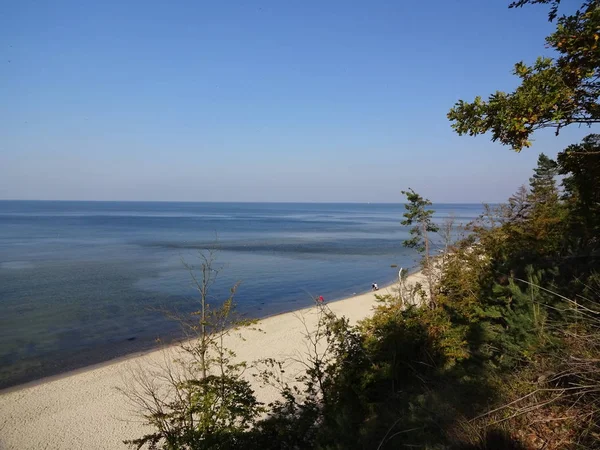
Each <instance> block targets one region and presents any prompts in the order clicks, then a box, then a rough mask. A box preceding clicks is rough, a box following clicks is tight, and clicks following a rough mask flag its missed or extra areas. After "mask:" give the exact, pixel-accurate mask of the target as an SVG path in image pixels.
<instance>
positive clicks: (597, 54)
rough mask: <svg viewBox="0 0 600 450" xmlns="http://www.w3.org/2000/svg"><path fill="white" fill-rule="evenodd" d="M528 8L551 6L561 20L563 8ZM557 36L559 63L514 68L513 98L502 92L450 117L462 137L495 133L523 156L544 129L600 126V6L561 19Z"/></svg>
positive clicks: (590, 4) (553, 39) (552, 39)
mask: <svg viewBox="0 0 600 450" xmlns="http://www.w3.org/2000/svg"><path fill="white" fill-rule="evenodd" d="M526 3H552V9H551V11H550V16H549V17H550V19H551V20H554V19H556V17H557V11H558V5H559V2H558V1H556V0H554V1H546V0H538V1H536V0H533V1H529V0H521V1H518V2H515V3H513V4H512V5H511V6H522V5H524V4H526ZM556 23H557V26H556V31H555V32H554V33H553V34H551V35H550V36H549V37H548V38H547V39H546V42H547V45H548V47H550V48H552V49H553V50H555V51H556V52H557V53H558V55H559V56H558V57H557V58H555V59H553V58H542V57H540V58H538V59H537V61H536V62H535V63H534V64H533V65H531V66H528V65H526V64H525V63H523V62H519V63H517V64H515V67H514V74H515V75H516V76H518V77H519V78H520V80H521V83H520V85H519V86H518V87H517V88H516V90H515V91H514V92H511V93H506V92H501V91H497V92H496V93H494V94H492V95H491V96H490V97H489V98H488V100H483V99H482V98H481V97H479V96H478V97H476V98H475V100H474V101H473V102H465V101H463V100H460V101H459V102H457V103H456V104H455V106H454V107H453V108H452V109H451V110H450V112H449V113H448V118H449V119H450V120H451V121H452V122H453V124H452V127H453V128H454V130H455V131H456V132H457V133H458V134H460V135H463V134H469V135H471V136H476V135H478V134H483V133H486V132H488V131H489V132H491V133H492V140H493V141H497V140H498V141H500V142H501V143H502V144H504V145H510V146H511V147H512V148H513V149H514V150H517V151H520V150H522V149H523V148H524V147H529V146H530V145H531V135H532V133H533V132H534V131H536V130H538V129H541V128H548V127H551V128H555V129H556V133H557V134H558V132H559V131H560V129H561V128H562V127H564V126H567V125H570V124H573V123H579V124H585V125H591V124H593V123H598V122H600V104H599V103H598V96H599V95H600V69H599V68H600V48H599V47H598V44H599V43H598V40H599V39H600V1H598V0H587V1H585V2H584V3H583V4H582V6H581V7H580V8H579V9H578V10H577V11H576V12H575V13H574V14H572V15H570V16H561V17H559V18H558V19H556Z"/></svg>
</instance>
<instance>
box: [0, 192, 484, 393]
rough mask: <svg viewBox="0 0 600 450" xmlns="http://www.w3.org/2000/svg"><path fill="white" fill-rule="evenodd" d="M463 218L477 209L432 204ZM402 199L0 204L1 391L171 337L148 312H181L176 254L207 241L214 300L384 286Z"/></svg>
mask: <svg viewBox="0 0 600 450" xmlns="http://www.w3.org/2000/svg"><path fill="white" fill-rule="evenodd" d="M434 208H435V209H436V211H437V212H436V219H437V220H441V219H442V218H443V217H446V216H448V215H451V214H452V215H454V216H456V217H457V218H458V219H459V220H460V221H462V222H466V221H469V220H471V219H473V218H474V217H476V216H477V215H478V213H479V212H480V211H481V206H480V205H469V204H452V205H434ZM403 211H404V206H403V205H402V204H282V203H279V204H275V203H256V204H252V203H150V202H143V203H140V202H35V201H0V308H1V309H0V311H1V313H0V387H7V386H10V385H14V384H18V383H21V382H25V381H29V380H33V379H36V378H40V377H43V376H46V375H51V374H56V373H60V372H63V371H66V370H70V369H73V368H77V367H82V366H85V365H88V364H91V363H96V362H101V361H105V360H108V359H110V358H114V357H117V356H120V355H123V354H126V353H130V352H134V351H139V350H143V349H147V348H150V347H152V346H153V345H155V342H156V338H158V337H161V338H163V339H165V338H172V337H175V336H177V333H178V329H177V326H176V325H175V324H174V323H173V322H171V321H170V320H168V319H166V318H165V317H164V315H163V314H162V313H158V312H156V309H157V308H159V309H165V308H166V309H171V310H173V309H177V310H178V311H183V312H185V311H193V310H195V309H197V303H196V302H197V300H196V296H195V295H194V289H193V287H192V286H191V283H190V276H189V273H188V272H187V271H186V270H185V268H184V267H183V264H182V260H185V261H187V262H188V263H191V264H194V263H197V262H198V259H197V253H198V251H200V250H203V249H207V248H215V247H218V248H219V251H218V255H217V265H218V266H220V267H222V268H223V269H222V271H221V273H220V275H219V278H218V280H217V283H216V284H215V286H214V289H213V294H215V296H217V297H219V296H221V297H223V296H226V294H227V292H228V289H229V288H230V287H231V286H232V285H233V284H234V283H236V282H238V281H240V282H241V285H240V287H239V290H238V293H237V296H236V299H237V304H238V309H239V310H240V311H241V312H242V313H244V314H246V315H248V316H250V317H264V316H267V315H271V314H275V313H281V312H285V311H290V310H294V309H298V308H301V307H305V306H308V305H310V304H311V302H312V300H311V295H313V296H314V295H323V296H324V297H325V299H326V300H335V299H339V298H343V297H346V296H348V295H352V294H353V293H359V292H364V291H366V290H368V289H369V287H370V285H371V283H373V282H377V283H379V284H385V283H386V282H390V281H391V280H392V279H393V278H394V277H395V276H396V274H397V270H398V269H395V268H392V267H391V265H392V264H397V265H399V266H403V267H414V266H415V263H416V256H415V255H414V254H413V252H412V251H410V250H407V249H405V248H403V247H402V240H403V239H404V238H405V237H406V236H407V230H406V229H405V228H404V227H402V226H401V225H400V221H401V220H402V213H403Z"/></svg>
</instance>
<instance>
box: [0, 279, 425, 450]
mask: <svg viewBox="0 0 600 450" xmlns="http://www.w3.org/2000/svg"><path fill="white" fill-rule="evenodd" d="M422 280H423V277H422V275H420V274H414V275H411V276H410V277H409V281H410V282H411V283H414V282H415V281H422ZM378 293H379V294H385V293H391V289H390V288H382V289H380V290H379V292H378ZM374 304H375V296H374V294H373V293H371V292H369V293H367V294H361V295H357V296H354V297H350V298H347V299H344V300H340V301H337V302H333V303H331V304H329V307H330V308H331V310H332V311H333V312H334V313H336V314H337V315H343V316H346V317H347V318H348V319H350V321H351V322H352V323H356V322H357V321H359V320H361V319H364V318H366V317H368V316H369V315H370V314H371V312H372V309H373V306H374ZM316 311H317V310H316V308H315V307H312V308H307V309H304V310H300V311H296V312H293V313H287V314H281V315H278V316H273V317H270V318H267V319H264V320H262V321H260V322H259V326H260V328H261V329H262V330H263V331H264V333H258V332H255V331H250V330H245V331H244V336H245V337H246V340H245V341H243V340H241V339H240V338H238V337H234V336H231V337H230V338H229V342H228V347H230V348H232V349H234V350H235V351H236V353H237V355H238V357H239V358H240V359H241V360H245V361H249V362H250V361H254V360H258V359H261V358H266V357H272V358H277V359H280V360H284V359H287V358H289V357H291V356H295V357H298V356H300V355H302V354H303V353H305V352H306V345H305V339H304V338H303V333H305V327H304V324H303V321H304V323H305V324H306V325H307V327H308V328H309V329H314V327H315V325H316V322H317V313H316ZM164 355H165V353H164V352H163V351H161V350H156V351H152V352H148V353H145V354H141V355H136V356H133V357H130V358H127V359H122V360H119V361H116V362H109V363H106V364H103V365H99V366H95V367H91V368H87V369H84V370H80V371H76V372H72V373H69V374H66V375H64V376H61V377H58V378H54V379H49V380H48V381H44V380H42V382H41V383H38V384H35V385H30V386H25V387H23V388H22V389H17V390H9V391H5V392H4V393H0V450H8V449H19V450H21V449H35V450H40V449H125V448H127V446H125V445H124V444H123V443H122V442H123V440H125V439H132V438H137V437H140V436H142V435H143V434H144V432H145V431H148V429H146V428H145V426H144V425H143V424H142V423H141V421H140V420H139V419H138V418H137V417H136V415H135V413H134V412H133V411H132V407H131V406H130V405H129V403H128V402H127V400H126V399H125V398H124V396H123V394H121V393H120V392H118V391H117V387H123V386H124V377H126V376H127V374H129V373H131V370H132V369H134V368H136V367H151V366H152V363H153V362H159V361H161V359H162V358H163V357H164ZM252 383H253V387H254V388H255V389H256V392H257V397H258V399H259V400H260V401H263V402H268V401H270V400H272V399H275V398H276V397H277V392H276V390H275V389H273V388H265V387H260V386H259V385H258V384H257V383H256V382H255V381H252Z"/></svg>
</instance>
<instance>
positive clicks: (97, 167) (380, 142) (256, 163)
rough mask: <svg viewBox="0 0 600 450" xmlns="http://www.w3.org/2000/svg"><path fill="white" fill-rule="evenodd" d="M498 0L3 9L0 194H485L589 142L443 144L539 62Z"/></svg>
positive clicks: (542, 13)
mask: <svg viewBox="0 0 600 450" xmlns="http://www.w3.org/2000/svg"><path fill="white" fill-rule="evenodd" d="M508 3H509V0H485V1H482V0H432V1H428V2H418V1H412V2H411V1H397V0H391V1H386V2H383V1H369V2H367V1H364V2H363V1H348V0H344V1H281V0H279V1H256V2H252V1H250V2H248V1H240V2H229V1H219V2H201V1H152V0H150V1H148V0H144V1H129V0H124V1H123V0H119V1H111V0H109V1H83V0H77V1H61V0H53V1H31V0H15V1H7V2H5V3H3V7H2V9H3V12H2V15H1V16H0V58H1V59H0V67H1V68H2V69H1V70H0V99H1V100H0V198H3V199H82V200H88V199H89V200H185V201H355V202H363V201H371V202H395V201H402V197H401V195H400V191H401V190H402V189H405V188H407V187H409V186H410V187H412V188H414V189H415V190H417V191H419V192H421V193H423V194H424V195H426V196H428V197H430V198H431V199H432V200H433V201H436V202H463V201H464V202H479V201H492V202H493V201H500V200H503V199H505V198H506V197H507V196H508V195H509V194H510V193H512V192H513V191H514V190H515V189H516V187H517V186H518V185H520V184H522V183H525V182H527V179H528V177H529V176H530V173H531V169H532V167H534V166H535V161H536V159H537V155H538V153H539V152H541V151H544V152H546V153H547V154H549V155H552V156H554V155H555V154H556V152H557V151H559V150H561V149H562V148H563V147H565V146H566V145H567V144H569V143H571V142H573V141H574V140H576V139H578V138H579V137H582V136H584V135H585V134H587V133H588V132H589V130H587V129H576V128H574V129H567V130H565V131H564V132H563V133H562V135H561V136H560V137H559V138H555V137H554V136H553V134H552V133H551V132H549V133H543V134H540V135H538V136H537V139H536V142H535V144H534V146H533V148H531V149H528V150H525V151H523V152H522V153H521V154H516V153H514V152H512V151H511V150H510V149H508V148H505V147H502V146H500V145H499V144H493V143H490V142H489V139H488V138H487V137H481V138H470V137H459V136H457V135H455V134H454V133H453V132H452V130H451V128H450V124H449V122H448V120H447V119H446V113H447V111H448V109H449V108H450V107H451V106H452V105H453V104H454V103H455V102H456V101H457V100H458V99H461V98H462V99H466V100H471V99H472V98H473V97H474V96H475V95H477V94H481V95H487V94H488V93H490V92H492V91H494V90H496V89H507V90H508V89H511V88H513V87H514V86H515V83H516V79H515V77H513V76H512V75H511V69H512V65H513V64H514V63H515V62H517V61H519V60H525V61H528V62H531V61H533V59H534V58H535V57H536V56H537V55H540V54H544V52H547V50H545V49H544V37H545V36H546V35H547V34H549V33H550V32H551V30H552V28H553V26H552V25H551V24H549V23H548V22H547V20H546V15H547V8H545V7H543V6H533V7H528V8H524V9H519V10H509V9H508V8H507V5H508ZM567 3H569V2H567Z"/></svg>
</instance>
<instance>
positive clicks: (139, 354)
mask: <svg viewBox="0 0 600 450" xmlns="http://www.w3.org/2000/svg"><path fill="white" fill-rule="evenodd" d="M409 270H414V271H409V275H408V276H413V275H416V274H417V273H419V272H420V270H418V269H409ZM394 284H395V282H394V281H391V282H388V283H385V284H384V285H383V286H382V287H380V288H379V290H380V291H381V290H384V289H388V288H390V287H391V286H393V285H394ZM370 292H372V291H371V290H365V291H362V292H356V293H354V294H352V295H351V296H345V297H339V298H334V299H333V300H329V301H326V302H325V303H326V304H333V303H337V302H342V301H345V300H350V299H352V298H354V297H358V296H361V295H365V294H368V293H370ZM312 306H314V305H307V306H303V307H301V308H297V309H291V310H289V311H282V312H277V313H273V314H269V315H266V316H264V317H258V318H255V319H253V320H257V321H258V322H261V321H263V320H267V319H271V318H273V317H278V316H282V315H285V314H294V313H297V312H300V311H304V310H308V309H310V308H311V307H312ZM180 342H181V341H180V340H178V339H174V340H173V341H172V342H171V343H169V344H166V345H162V346H161V345H157V346H152V347H150V348H147V349H144V350H137V351H134V352H131V353H127V354H123V355H119V356H115V357H113V358H109V359H107V360H104V361H99V362H94V363H91V364H86V365H83V366H81V367H76V368H73V369H68V370H66V371H64V372H60V373H55V374H51V375H47V376H42V377H40V378H36V379H34V380H29V381H25V382H24V383H18V384H15V385H12V386H8V387H4V388H1V389H0V396H1V395H3V394H8V393H11V392H15V391H19V390H22V389H27V388H30V387H34V386H37V385H40V384H44V383H50V382H52V381H56V380H60V379H62V378H68V377H70V376H74V375H78V374H81V373H85V372H87V371H90V370H96V369H101V368H102V367H105V366H107V365H111V364H118V363H120V362H124V361H128V360H130V359H133V358H137V357H143V356H145V355H147V354H149V353H152V352H156V351H160V350H164V349H167V348H171V347H175V346H177V345H178V344H179V343H180Z"/></svg>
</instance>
